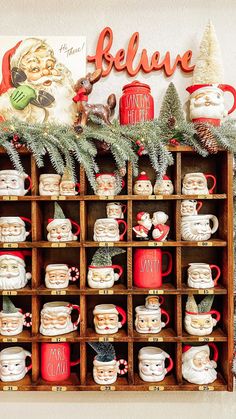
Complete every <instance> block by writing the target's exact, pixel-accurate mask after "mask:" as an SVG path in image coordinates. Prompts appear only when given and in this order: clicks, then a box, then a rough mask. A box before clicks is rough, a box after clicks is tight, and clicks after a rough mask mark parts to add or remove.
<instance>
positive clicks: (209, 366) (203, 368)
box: [189, 360, 214, 372]
mask: <svg viewBox="0 0 236 419" xmlns="http://www.w3.org/2000/svg"><path fill="white" fill-rule="evenodd" d="M189 368H191V370H194V371H196V372H201V371H204V370H206V369H207V370H212V369H214V367H213V365H212V362H211V361H209V362H208V363H207V364H204V365H202V366H201V367H196V366H195V365H194V364H193V362H192V360H191V363H190V364H189Z"/></svg>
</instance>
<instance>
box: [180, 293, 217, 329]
mask: <svg viewBox="0 0 236 419" xmlns="http://www.w3.org/2000/svg"><path fill="white" fill-rule="evenodd" d="M213 301H214V295H207V296H206V297H204V298H203V300H202V301H201V302H200V303H199V304H197V303H196V300H195V297H194V296H193V295H189V296H188V299H187V303H186V308H185V317H184V327H185V330H186V332H187V333H189V335H195V336H206V335H210V334H211V333H212V331H213V327H214V326H216V324H217V323H218V321H219V320H220V317H221V315H220V313H219V311H217V310H212V309H211V307H212V304H213ZM213 316H214V317H213Z"/></svg>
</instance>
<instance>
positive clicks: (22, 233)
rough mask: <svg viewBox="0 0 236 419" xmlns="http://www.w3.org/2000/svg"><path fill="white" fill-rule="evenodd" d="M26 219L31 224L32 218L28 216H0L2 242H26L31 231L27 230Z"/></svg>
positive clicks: (0, 237) (0, 238) (0, 240)
mask: <svg viewBox="0 0 236 419" xmlns="http://www.w3.org/2000/svg"><path fill="white" fill-rule="evenodd" d="M24 221H26V222H27V223H29V224H30V225H31V220H29V219H28V218H26V217H0V242H3V243H18V242H24V241H25V240H26V238H27V237H28V236H29V235H30V232H31V230H30V231H26V227H25V222H24Z"/></svg>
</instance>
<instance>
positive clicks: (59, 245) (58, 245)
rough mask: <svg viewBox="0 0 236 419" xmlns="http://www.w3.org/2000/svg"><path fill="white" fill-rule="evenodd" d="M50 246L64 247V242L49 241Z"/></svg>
mask: <svg viewBox="0 0 236 419" xmlns="http://www.w3.org/2000/svg"><path fill="white" fill-rule="evenodd" d="M51 247H66V243H51Z"/></svg>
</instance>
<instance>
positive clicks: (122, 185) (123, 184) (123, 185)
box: [121, 179, 125, 189]
mask: <svg viewBox="0 0 236 419" xmlns="http://www.w3.org/2000/svg"><path fill="white" fill-rule="evenodd" d="M124 187H125V181H124V179H122V180H121V189H123V188H124Z"/></svg>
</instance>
